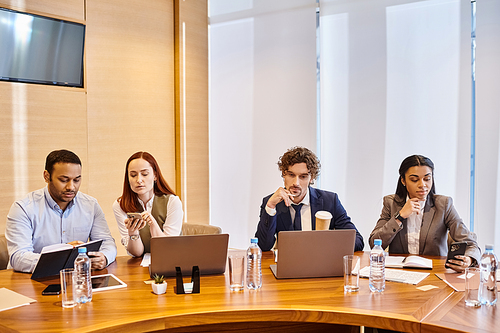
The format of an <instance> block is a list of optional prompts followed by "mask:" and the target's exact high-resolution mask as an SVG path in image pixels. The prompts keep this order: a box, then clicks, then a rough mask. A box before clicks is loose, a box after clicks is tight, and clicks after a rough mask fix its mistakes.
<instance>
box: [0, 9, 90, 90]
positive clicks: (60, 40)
mask: <svg viewBox="0 0 500 333" xmlns="http://www.w3.org/2000/svg"><path fill="white" fill-rule="evenodd" d="M84 44H85V25H83V24H80V23H75V22H70V21H63V20H58V19H53V18H49V17H43V16H38V15H33V14H27V13H21V12H17V11H13V10H9V9H5V8H0V80H4V81H13V82H26V83H39V84H50V85H60V86H68V87H83V51H84Z"/></svg>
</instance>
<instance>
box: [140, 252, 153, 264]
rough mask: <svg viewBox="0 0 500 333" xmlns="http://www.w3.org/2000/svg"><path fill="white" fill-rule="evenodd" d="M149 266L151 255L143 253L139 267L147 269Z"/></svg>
mask: <svg viewBox="0 0 500 333" xmlns="http://www.w3.org/2000/svg"><path fill="white" fill-rule="evenodd" d="M150 264H151V253H144V257H142V261H141V266H142V267H149V265H150Z"/></svg>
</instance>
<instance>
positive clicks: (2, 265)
mask: <svg viewBox="0 0 500 333" xmlns="http://www.w3.org/2000/svg"><path fill="white" fill-rule="evenodd" d="M8 263H9V251H8V249H7V239H6V238H5V236H4V235H0V269H6V268H7V264H8Z"/></svg>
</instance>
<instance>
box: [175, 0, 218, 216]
mask: <svg viewBox="0 0 500 333" xmlns="http://www.w3.org/2000/svg"><path fill="white" fill-rule="evenodd" d="M175 5H176V13H175V14H176V16H175V27H176V33H175V34H176V68H177V72H176V74H177V76H176V87H177V90H176V113H177V140H178V141H177V168H178V183H177V188H178V190H180V192H181V195H182V197H181V199H182V200H183V204H184V207H185V211H186V212H187V214H186V216H185V221H186V222H191V223H202V224H209V223H210V221H209V216H210V210H209V208H210V207H209V204H210V201H209V194H210V190H209V189H210V184H209V150H208V148H209V142H208V140H209V136H208V125H209V124H208V7H207V1H181V0H176V1H175ZM214 224H215V225H217V223H216V222H215V223H214Z"/></svg>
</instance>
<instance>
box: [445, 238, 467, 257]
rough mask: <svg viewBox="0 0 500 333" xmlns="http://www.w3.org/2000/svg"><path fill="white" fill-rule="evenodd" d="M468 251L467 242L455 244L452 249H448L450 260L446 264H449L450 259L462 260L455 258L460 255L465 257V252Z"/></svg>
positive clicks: (451, 246) (452, 244) (451, 245)
mask: <svg viewBox="0 0 500 333" xmlns="http://www.w3.org/2000/svg"><path fill="white" fill-rule="evenodd" d="M466 249H467V242H453V243H451V244H450V248H449V249H448V258H447V259H446V262H449V261H450V259H454V260H460V259H457V258H455V256H457V255H460V256H463V255H464V254H465V250H466Z"/></svg>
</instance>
